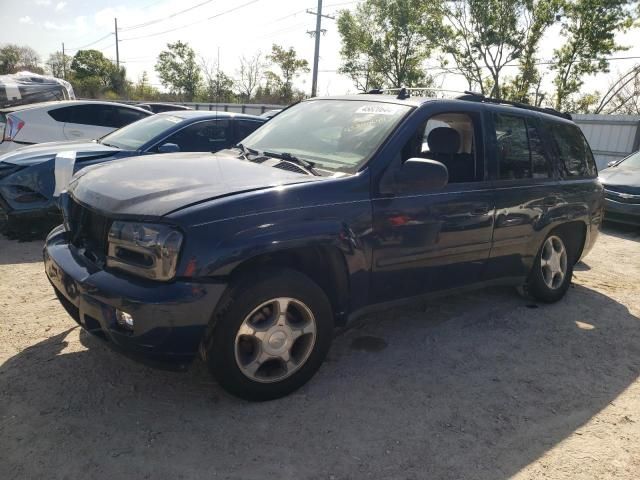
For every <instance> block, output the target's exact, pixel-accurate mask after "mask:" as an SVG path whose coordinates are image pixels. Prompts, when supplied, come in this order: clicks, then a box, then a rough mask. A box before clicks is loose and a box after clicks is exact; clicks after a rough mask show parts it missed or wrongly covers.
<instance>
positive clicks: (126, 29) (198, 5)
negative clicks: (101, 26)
mask: <svg viewBox="0 0 640 480" xmlns="http://www.w3.org/2000/svg"><path fill="white" fill-rule="evenodd" d="M213 1H214V0H205V1H204V2H201V3H198V4H197V5H194V6H192V7H189V8H185V9H184V10H180V11H179V12H175V13H172V14H170V15H167V16H166V17H162V18H156V19H155V20H149V21H148V22H143V23H139V24H137V25H131V26H129V27H122V28H121V29H120V31H121V32H125V31H127V32H128V31H129V30H135V29H137V28H143V27H148V26H149V25H154V24H156V23H160V22H164V21H165V20H169V19H170V18H174V17H177V16H178V15H182V14H183V13H187V12H190V11H191V10H195V9H196V8H199V7H202V6H204V5H206V4H208V3H211V2H213Z"/></svg>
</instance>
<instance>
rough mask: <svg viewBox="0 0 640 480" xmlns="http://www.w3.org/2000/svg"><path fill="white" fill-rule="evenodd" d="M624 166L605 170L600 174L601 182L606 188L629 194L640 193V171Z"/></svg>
mask: <svg viewBox="0 0 640 480" xmlns="http://www.w3.org/2000/svg"><path fill="white" fill-rule="evenodd" d="M623 165H624V164H621V165H618V166H617V167H609V168H605V169H604V170H602V171H601V172H600V173H599V175H598V176H599V178H600V182H602V184H603V185H604V186H605V188H606V187H615V188H616V190H620V191H625V192H627V193H634V194H635V193H636V192H640V169H638V168H627V167H624V166H623Z"/></svg>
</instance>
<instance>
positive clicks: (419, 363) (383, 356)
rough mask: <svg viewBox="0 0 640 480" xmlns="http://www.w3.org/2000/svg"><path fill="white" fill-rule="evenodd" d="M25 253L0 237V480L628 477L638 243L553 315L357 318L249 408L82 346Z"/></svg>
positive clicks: (511, 307)
mask: <svg viewBox="0 0 640 480" xmlns="http://www.w3.org/2000/svg"><path fill="white" fill-rule="evenodd" d="M40 249H41V244H40V243H39V242H30V243H18V242H15V241H10V240H7V239H5V238H3V237H0V326H1V327H2V328H1V329H0V479H7V480H8V479H14V478H15V479H31V478H68V479H76V478H90V479H102V478H104V479H115V478H117V479H123V478H135V479H141V478H151V479H160V478H162V479H164V478H170V479H177V478H184V479H196V478H207V479H212V478H234V479H263V478H280V479H296V480H298V479H303V478H304V479H306V478H313V479H316V478H318V479H345V478H352V479H359V478H379V479H395V478H403V479H404V478H416V479H418V478H420V479H492V480H493V479H503V478H518V479H524V478H535V479H540V478H551V479H559V478H572V479H573V478H578V479H583V478H584V479H587V478H589V479H591V478H598V479H602V478H616V479H637V478H639V477H640V380H639V375H640V231H638V230H636V231H633V230H624V231H623V230H620V229H613V228H609V229H607V230H606V233H605V234H603V235H602V236H601V238H600V241H599V243H598V244H597V246H596V248H595V250H594V251H593V252H592V253H591V254H590V256H589V257H587V259H586V260H585V262H584V263H581V264H580V265H578V267H577V272H576V275H575V277H576V278H575V280H574V285H573V288H572V289H571V290H570V292H569V294H568V296H567V298H566V299H565V300H564V301H562V302H560V303H558V304H556V305H551V306H545V305H535V304H532V303H531V302H530V301H527V300H525V299H523V298H521V297H519V296H517V295H516V294H515V293H514V292H513V291H512V290H511V289H492V290H485V291H480V292H476V293H473V294H470V295H465V296H456V297H450V298H446V299H441V300H438V301H434V302H430V303H429V304H428V305H420V304H416V305H413V306H411V307H408V308H405V309H398V310H391V311H387V312H384V313H381V314H377V315H374V316H371V317H369V318H367V319H366V322H364V323H363V324H359V326H358V327H356V328H353V329H351V330H349V331H347V332H345V333H343V334H341V335H339V336H338V337H337V338H336V340H335V342H334V346H333V348H332V350H331V352H330V355H329V359H328V362H327V363H326V364H325V365H324V366H323V368H322V369H321V370H320V372H319V374H318V375H316V377H315V378H314V379H313V380H312V382H311V383H310V384H309V385H307V386H306V387H305V388H303V389H302V390H301V391H299V392H298V393H296V394H294V395H292V396H290V397H288V398H285V399H282V400H278V401H273V402H269V403H262V404H250V403H246V402H243V401H239V400H237V399H235V398H232V397H229V396H228V395H226V394H225V393H224V392H222V391H221V389H220V388H219V387H218V386H217V385H216V384H215V383H213V382H212V381H211V380H210V379H209V376H208V374H207V372H206V370H205V368H204V367H203V365H202V364H200V363H197V364H195V365H194V366H193V367H192V368H191V369H190V371H189V372H187V373H172V372H165V371H158V370H152V369H149V368H147V367H144V366H141V365H139V364H137V363H134V362H132V361H130V360H128V359H126V358H123V357H122V356H120V355H118V354H116V353H114V352H112V351H111V350H109V349H108V348H107V347H105V346H104V345H103V344H102V343H100V342H99V341H98V340H95V339H93V338H89V337H87V336H86V335H85V334H83V333H82V332H81V331H80V330H79V329H78V328H76V326H75V324H74V322H73V321H72V320H71V319H70V318H69V317H67V315H66V314H65V313H64V311H63V310H62V308H61V307H60V306H59V304H58V302H57V301H56V299H55V297H54V294H53V292H52V290H51V288H50V287H49V285H48V283H47V280H46V278H45V276H44V274H43V271H42V270H43V269H42V264H41V261H40ZM367 336H370V337H375V338H374V339H371V338H364V339H363V338H362V337H367ZM376 339H378V340H376Z"/></svg>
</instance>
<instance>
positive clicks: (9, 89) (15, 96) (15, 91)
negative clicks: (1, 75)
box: [4, 82, 22, 100]
mask: <svg viewBox="0 0 640 480" xmlns="http://www.w3.org/2000/svg"><path fill="white" fill-rule="evenodd" d="M4 91H5V93H6V95H7V100H20V99H21V98H22V95H21V94H20V89H19V88H18V84H17V83H9V82H6V83H5V84H4Z"/></svg>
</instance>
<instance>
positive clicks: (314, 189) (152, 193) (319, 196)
mask: <svg viewBox="0 0 640 480" xmlns="http://www.w3.org/2000/svg"><path fill="white" fill-rule="evenodd" d="M403 93H404V92H403ZM61 200H62V206H63V210H64V225H61V226H60V227H58V228H56V229H54V230H53V231H52V232H51V233H50V235H49V237H48V239H47V241H46V246H45V250H44V259H45V265H46V272H47V275H48V277H49V279H50V281H51V283H52V284H53V286H54V289H55V291H56V293H57V295H58V298H59V299H60V301H61V302H62V304H63V305H64V306H65V307H66V308H67V310H68V312H69V313H70V314H71V315H72V316H73V318H74V319H75V320H76V321H77V322H78V323H79V324H80V325H82V327H83V328H85V329H86V330H87V331H88V332H90V333H93V334H95V335H97V336H99V337H101V338H103V339H105V340H107V341H109V342H110V343H111V344H112V345H114V346H117V347H120V348H121V349H123V350H126V351H129V352H133V353H136V354H142V355H144V356H146V357H151V358H154V359H157V360H160V359H167V358H169V359H174V360H178V361H183V360H188V359H191V358H193V357H194V356H196V355H197V354H198V353H200V354H201V355H202V357H203V358H204V359H205V360H206V362H207V363H208V364H209V366H210V368H211V371H212V373H213V375H214V376H215V377H216V378H217V379H218V381H219V382H220V384H221V385H222V386H223V387H224V388H225V389H227V390H228V391H230V392H232V393H233V394H235V395H238V396H240V397H244V398H248V399H253V400H265V399H271V398H277V397H280V396H283V395H286V394H288V393H290V392H292V391H293V390H295V389H296V388H298V387H300V386H301V385H303V384H304V383H305V382H307V381H308V380H309V379H310V378H311V376H312V375H313V374H314V373H315V372H316V371H317V370H318V368H319V367H320V365H321V363H322V361H323V359H324V357H325V355H326V353H327V351H328V349H329V345H330V343H331V339H332V335H333V329H334V327H335V326H339V325H344V324H345V323H346V322H348V321H349V320H350V319H352V318H354V317H355V316H357V315H360V314H362V313H364V312H367V311H369V310H370V309H372V308H374V307H375V308H378V307H380V306H385V305H390V304H393V303H394V302H398V301H400V300H404V299H407V298H412V297H416V296H423V295H429V294H433V293H435V292H438V293H441V292H443V291H453V290H458V289H464V288H470V287H477V286H483V285H495V284H500V285H513V286H517V287H520V288H522V289H523V290H524V291H525V292H526V293H527V294H528V295H530V296H532V297H534V298H536V299H538V300H540V301H543V302H554V301H557V300H559V299H560V298H561V297H562V296H563V295H564V294H565V292H566V291H567V289H568V287H569V284H570V282H571V276H572V271H573V266H574V264H575V263H576V262H577V261H578V260H579V259H580V258H581V257H582V256H584V255H585V254H586V253H587V252H588V251H589V249H590V248H591V247H592V245H593V243H594V241H595V239H596V237H597V234H598V229H599V226H600V223H601V220H602V211H603V189H602V186H601V185H600V183H599V182H598V179H597V172H596V167H595V162H594V159H593V156H592V153H591V151H590V149H589V146H588V144H587V142H586V140H585V139H584V137H583V135H582V134H581V132H580V130H579V129H578V127H576V125H575V124H574V123H573V122H572V121H571V120H570V117H568V116H567V115H564V114H560V113H558V112H555V111H552V110H543V109H535V108H531V107H525V106H514V105H504V104H498V102H496V101H494V100H491V99H489V98H485V97H482V96H479V95H472V94H468V95H464V96H462V97H460V98H458V99H453V100H434V99H429V98H412V97H407V95H404V94H401V95H400V96H399V97H398V98H396V97H393V96H387V95H375V94H371V95H358V96H348V97H337V98H336V97H334V98H315V99H311V100H307V101H304V102H302V103H300V104H297V105H295V106H293V107H291V108H289V109H286V110H285V111H283V112H282V113H280V114H279V115H277V116H276V117H274V118H273V120H271V121H270V122H268V123H266V124H265V125H263V126H262V127H260V128H259V129H258V130H256V131H255V132H254V133H253V134H252V135H250V136H249V137H247V138H246V139H244V141H243V143H242V144H240V145H238V146H237V147H236V148H233V149H228V150H224V151H222V152H218V153H217V154H202V153H192V154H184V153H176V154H165V155H159V156H143V157H138V158H133V159H128V160H126V161H114V162H110V163H109V164H104V165H98V166H95V167H89V168H86V169H84V170H82V171H81V172H80V173H79V174H77V175H76V176H75V177H74V179H73V180H72V182H71V184H70V186H69V188H68V191H67V192H66V193H64V194H63V196H62V198H61Z"/></svg>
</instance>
